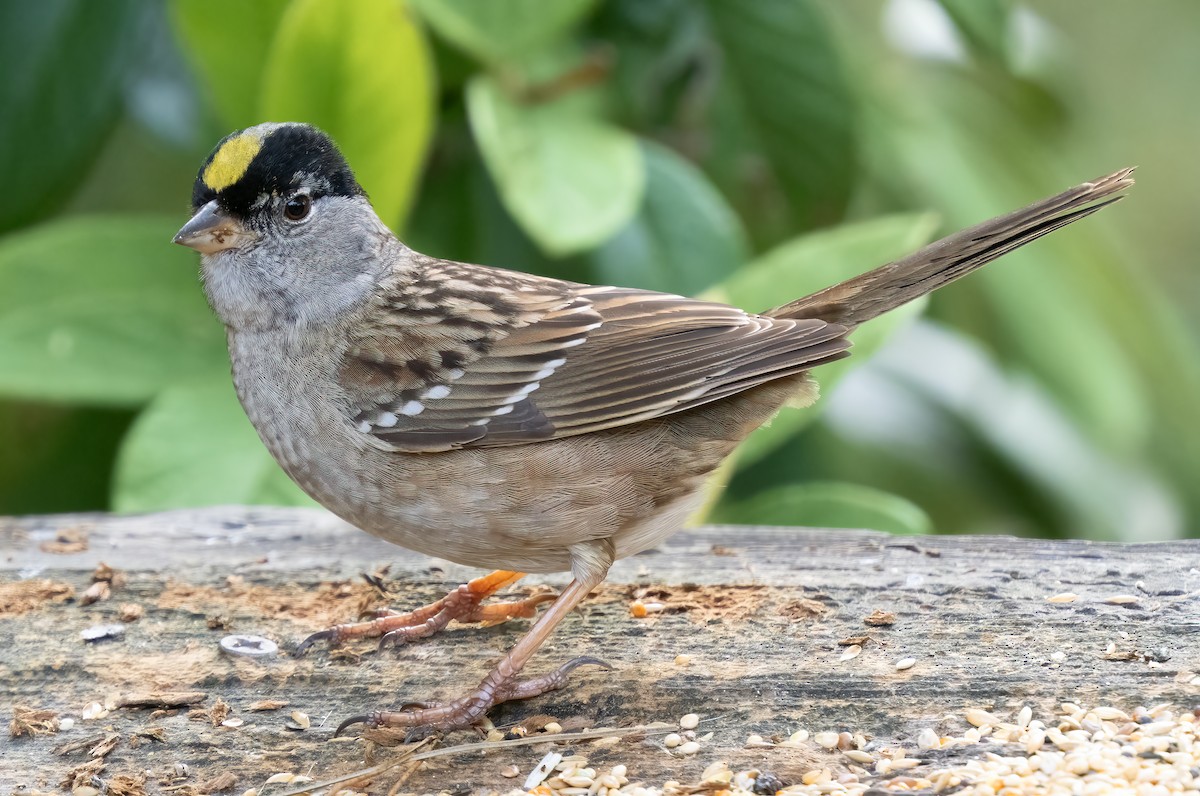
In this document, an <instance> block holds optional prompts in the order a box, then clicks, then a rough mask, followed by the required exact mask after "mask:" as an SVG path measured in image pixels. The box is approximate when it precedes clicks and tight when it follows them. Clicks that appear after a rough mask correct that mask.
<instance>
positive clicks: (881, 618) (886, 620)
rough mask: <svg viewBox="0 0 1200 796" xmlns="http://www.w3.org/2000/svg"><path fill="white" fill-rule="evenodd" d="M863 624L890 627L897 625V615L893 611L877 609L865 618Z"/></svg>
mask: <svg viewBox="0 0 1200 796" xmlns="http://www.w3.org/2000/svg"><path fill="white" fill-rule="evenodd" d="M863 624H867V625H870V626H871V627H890V626H891V625H894V624H896V615H895V614H894V613H892V612H891V611H884V610H883V609H881V608H876V609H875V610H874V611H872V612H871V613H870V614H869V615H867V616H864V617H863Z"/></svg>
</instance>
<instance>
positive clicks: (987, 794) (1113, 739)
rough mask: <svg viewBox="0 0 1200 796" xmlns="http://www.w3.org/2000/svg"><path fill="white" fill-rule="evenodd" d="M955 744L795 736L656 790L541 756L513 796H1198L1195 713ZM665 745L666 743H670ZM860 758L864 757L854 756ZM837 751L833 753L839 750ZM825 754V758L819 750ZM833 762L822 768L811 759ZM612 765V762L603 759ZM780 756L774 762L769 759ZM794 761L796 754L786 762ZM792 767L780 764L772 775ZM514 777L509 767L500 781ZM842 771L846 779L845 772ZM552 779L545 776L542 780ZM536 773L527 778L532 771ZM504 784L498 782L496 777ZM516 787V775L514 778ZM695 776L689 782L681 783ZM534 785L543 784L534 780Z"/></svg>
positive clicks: (1022, 724)
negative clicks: (806, 757) (808, 761)
mask: <svg viewBox="0 0 1200 796" xmlns="http://www.w3.org/2000/svg"><path fill="white" fill-rule="evenodd" d="M946 721H947V723H958V724H959V726H960V728H961V729H960V730H959V731H958V734H950V735H946V736H939V735H938V733H937V732H936V731H935V730H934V729H933V728H930V727H925V728H922V729H921V730H920V731H919V732H918V733H917V735H916V738H915V739H913V741H912V742H911V743H910V744H907V745H905V744H900V743H896V744H888V745H883V744H880V743H879V742H878V741H873V740H871V739H870V738H868V737H867V736H865V735H863V734H862V733H850V732H842V733H835V732H830V731H825V732H818V733H815V734H813V735H811V737H810V736H809V734H808V733H807V732H806V731H803V730H801V731H799V732H796V733H794V734H793V735H792V736H791V737H789V738H788V739H787V740H786V741H783V742H780V743H778V744H772V743H770V742H768V741H764V740H763V738H762V736H757V735H752V736H750V738H748V739H747V745H750V746H754V747H755V748H756V749H757V751H755V752H754V754H755V755H756V758H755V759H756V761H758V762H757V764H758V765H759V766H761V768H752V769H742V770H739V769H737V768H736V767H734V766H731V765H730V763H729V762H727V761H723V760H714V761H704V760H701V761H700V762H702V763H704V765H705V768H704V769H703V773H702V774H700V775H699V777H700V778H699V781H698V783H694V784H688V783H680V782H676V781H674V780H671V781H667V782H664V783H662V785H659V786H651V785H647V784H646V783H644V782H642V781H636V777H635V781H634V782H633V784H630V777H629V773H630V772H629V771H628V768H627V767H626V766H625V765H624V764H618V765H614V766H613V767H612V768H611V769H609V770H607V771H606V770H604V769H602V768H601V769H598V768H593V767H590V766H589V765H588V761H587V759H586V758H585V757H583V756H582V755H572V756H571V757H566V758H564V757H562V756H561V755H557V754H556V753H551V754H550V755H547V756H546V758H543V760H542V762H541V763H540V764H539V766H538V769H537V771H543V772H544V773H542V774H541V777H540V778H538V779H535V777H534V775H531V776H530V778H529V779H528V780H527V781H526V785H525V788H524V790H521V791H516V790H514V791H510V792H509V793H508V794H506V796H517V794H521V793H529V792H533V793H535V794H538V796H573V795H574V794H580V795H581V796H582V795H583V794H588V795H589V796H592V795H596V796H681V795H682V794H688V793H714V794H715V793H720V794H722V796H750V794H757V793H775V794H778V795H779V796H818V795H824V794H830V795H831V796H865V794H866V793H868V792H871V793H885V792H886V793H893V792H894V793H905V792H914V791H916V792H922V793H930V794H942V793H945V794H950V793H954V794H956V796H998V795H1002V796H1093V794H1094V795H1095V796H1102V795H1103V794H1110V793H1113V794H1130V796H1172V794H1196V793H1200V708H1196V709H1194V710H1180V709H1178V708H1177V707H1175V706H1172V705H1169V704H1161V705H1154V706H1152V707H1149V708H1147V707H1144V706H1138V707H1135V708H1133V709H1132V710H1129V711H1126V710H1123V709H1121V708H1119V707H1116V706H1113V705H1100V706H1097V707H1093V708H1085V707H1083V706H1081V705H1079V704H1077V703H1074V702H1064V703H1063V704H1062V705H1061V706H1060V707H1059V710H1058V712H1057V714H1056V715H1054V716H1052V717H1050V718H1049V719H1046V720H1040V719H1038V718H1036V716H1035V712H1034V710H1033V708H1032V707H1031V706H1029V705H1025V706H1022V708H1021V709H1020V710H1019V711H1018V712H1017V714H1016V715H1015V716H1013V717H1012V718H1011V719H1009V718H1008V717H1006V716H1004V715H998V714H997V713H995V712H993V711H991V710H988V709H986V708H984V707H972V708H968V709H967V710H965V711H964V712H963V714H962V715H961V716H960V717H953V716H952V717H947V719H946ZM672 735H675V736H676V738H675V746H674V747H672V746H671V745H669V744H667V743H666V740H667V739H666V738H664V745H667V746H668V747H669V748H673V749H674V753H675V754H676V755H681V756H683V755H696V754H698V753H699V752H700V751H701V749H700V744H699V743H698V742H697V741H687V742H682V738H681V737H680V736H679V735H678V734H676V733H672ZM669 737H670V736H668V738H669ZM789 745H795V746H803V747H805V748H807V749H808V750H809V752H810V755H811V757H812V759H813V760H814V761H816V762H815V764H814V765H813V767H812V768H811V769H809V770H807V771H803V772H802V773H799V774H797V775H793V777H792V781H790V782H785V781H783V780H781V779H780V778H779V777H777V776H776V775H774V774H772V773H770V771H769V769H768V768H767V767H768V766H769V765H770V763H771V760H772V757H771V756H772V754H773V753H772V752H771V749H773V748H774V747H776V746H778V747H784V746H789ZM862 747H867V748H862ZM839 749H840V750H841V751H840V753H838V750H839ZM929 749H940V750H941V751H940V752H939V754H938V755H937V758H936V760H928V759H921V758H920V757H919V756H917V755H916V754H915V753H914V754H913V756H911V757H910V756H909V754H910V752H914V750H929ZM822 750H825V751H822ZM830 753H834V754H837V755H838V759H834V757H832V756H830V757H828V758H825V761H822V760H821V758H822V755H826V754H830ZM606 754H611V752H606ZM774 754H780V755H782V754H783V753H782V752H779V753H774ZM792 754H793V755H794V754H795V753H792ZM794 761H795V757H793V756H787V757H783V756H781V757H780V758H779V765H780V769H781V770H787V769H788V766H790V765H792V764H793V763H794ZM513 769H515V766H513V767H510V769H506V772H507V771H508V770H513ZM846 769H849V770H846ZM551 770H554V771H555V772H556V773H555V775H554V776H552V777H550V778H549V779H546V776H547V774H548V773H549V772H550V771H551ZM535 773H536V771H535ZM505 776H508V774H507V773H505ZM513 776H515V774H513ZM691 776H692V777H695V776H696V775H695V774H694V773H693V774H692V775H691ZM543 780H544V781H543Z"/></svg>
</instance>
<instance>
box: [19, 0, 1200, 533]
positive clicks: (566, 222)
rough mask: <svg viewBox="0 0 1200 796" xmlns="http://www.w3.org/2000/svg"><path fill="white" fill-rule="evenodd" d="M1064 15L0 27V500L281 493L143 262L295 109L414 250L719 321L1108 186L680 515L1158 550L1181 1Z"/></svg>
mask: <svg viewBox="0 0 1200 796" xmlns="http://www.w3.org/2000/svg"><path fill="white" fill-rule="evenodd" d="M1070 5H1071V4H1060V3H1051V2H1049V0H1045V1H1044V2H1028V3H1019V2H1016V1H1015V0H961V1H960V0H940V2H938V0H864V1H863V2H857V3H832V2H820V1H819V0H756V1H755V2H752V3H745V2H735V0H704V1H703V2H693V1H691V0H555V2H553V3H546V2H543V0H408V2H407V3H405V2H404V1H403V0H356V2H354V3H336V4H335V3H326V2H320V0H270V1H269V2H255V3H245V2H240V0H173V1H172V2H169V3H166V4H163V3H158V2H152V1H151V0H145V1H144V2H138V0H121V1H117V0H113V2H106V3H94V2H88V1H87V0H44V1H43V2H41V3H36V4H34V3H20V2H3V3H0V67H2V70H0V75H3V77H2V78H0V107H2V108H3V109H4V115H3V118H2V119H0V175H2V176H3V183H4V190H3V191H2V192H0V429H2V430H3V440H4V443H5V444H4V445H3V447H2V448H0V512H3V513H22V512H40V511H65V510H79V509H93V508H95V509H98V508H110V509H116V510H121V511H141V510H152V509H159V508H167V507H177V506H197V505H208V504H215V503H234V502H237V503H255V502H258V503H283V504H291V503H303V502H306V501H307V498H305V497H304V496H303V495H302V494H301V493H300V492H299V491H298V490H297V489H296V487H295V486H294V485H292V484H291V483H290V482H289V481H288V480H287V479H286V477H285V476H283V474H282V473H281V471H279V469H278V468H277V467H276V466H275V465H274V463H273V462H272V461H271V460H270V458H269V457H268V455H267V454H266V452H265V449H263V447H262V446H261V444H260V443H259V442H258V440H257V438H256V437H255V435H254V432H253V429H252V428H251V427H250V425H249V423H248V422H247V421H246V419H245V417H244V415H243V414H242V412H241V410H240V407H238V405H237V403H236V399H235V397H234V395H233V390H232V388H231V386H230V384H229V376H228V363H227V360H226V355H225V352H224V347H223V335H222V332H221V329H220V327H219V324H217V322H216V321H215V320H214V319H213V317H212V315H211V313H210V312H209V311H208V308H207V307H206V306H205V305H204V301H203V296H202V293H201V290H200V286H199V284H198V280H197V277H196V274H197V267H196V266H197V263H196V261H195V255H194V254H193V253H191V252H188V251H184V250H182V249H179V248H178V247H173V246H171V245H170V243H169V241H170V238H171V235H172V234H173V232H174V231H175V229H177V228H178V226H180V225H181V224H182V222H183V221H184V220H186V216H187V206H188V198H189V195H190V190H191V182H192V179H193V176H194V173H195V169H196V168H197V167H198V165H199V164H200V162H201V160H202V159H203V157H204V155H205V154H206V153H207V151H208V150H209V149H210V148H211V147H212V145H213V144H215V142H216V141H217V140H218V139H219V138H221V137H222V136H223V135H224V134H226V133H227V132H229V131H230V130H232V129H235V128H239V127H244V126H247V125H250V124H254V123H257V122H260V121H265V120H274V121H285V120H301V121H308V122H312V123H314V124H317V125H319V126H321V127H323V128H324V129H326V130H327V131H329V132H330V133H331V134H332V135H333V136H334V137H335V138H336V139H337V140H338V141H339V143H340V145H341V146H342V148H343V150H344V151H345V153H346V155H347V156H348V158H349V160H350V162H351V165H352V166H353V167H354V168H355V169H356V171H357V173H358V176H359V178H360V180H361V181H362V183H363V184H364V186H365V187H366V188H367V190H368V192H369V193H370V195H371V196H372V199H373V201H374V203H375V205H376V208H377V209H378V210H379V212H380V215H381V217H382V218H383V219H384V220H385V221H386V222H388V223H389V224H390V225H392V227H393V228H394V229H396V231H397V232H398V233H399V234H401V235H402V237H404V239H405V240H406V241H407V242H409V243H410V245H412V246H413V247H414V248H417V249H419V250H422V251H426V252H428V253H431V254H435V255H439V256H443V257H450V258H454V259H461V260H468V261H473V262H483V263H488V264H491V265H499V266H505V267H510V268H517V269H521V270H527V271H533V272H538V273H543V274H548V275H553V276H558V277H562V278H566V279H572V280H577V281H584V282H597V283H606V284H622V285H632V286H638V287H646V288H651V289H656V290H667V291H672V292H679V293H686V294H692V295H703V296H705V297H708V298H713V299H719V300H724V301H729V302H731V303H734V304H737V305H739V306H744V307H746V308H748V309H762V308H766V307H769V306H774V305H777V304H780V303H783V302H785V301H787V300H789V299H791V298H794V297H797V296H799V295H802V294H804V293H807V292H811V291H812V290H815V289H818V288H820V287H823V286H825V285H827V284H830V283H832V282H835V281H838V280H840V279H843V278H846V277H848V276H851V275H853V274H856V273H859V272H861V271H863V270H866V269H868V268H870V267H872V266H874V265H877V264H880V263H882V262H884V261H886V260H889V259H893V258H895V257H898V256H900V255H902V254H904V253H906V252H908V251H910V250H912V249H914V248H917V247H919V246H920V245H922V244H923V243H924V242H926V241H928V240H930V239H931V238H933V237H935V236H936V235H937V234H941V233H944V232H948V231H952V230H953V229H954V228H958V227H962V226H966V225H968V224H971V223H974V222H976V221H979V220H982V219H984V218H987V217H989V216H992V215H996V214H999V213H1001V212H1005V211H1008V210H1010V209H1013V208H1015V207H1017V206H1020V205H1022V204H1025V203H1027V202H1029V201H1032V200H1033V199H1036V198H1039V197H1041V196H1042V195H1045V194H1049V193H1051V192H1054V191H1057V190H1061V189H1062V188H1064V187H1066V186H1068V185H1071V184H1074V183H1077V182H1080V181H1082V180H1084V179H1087V178H1090V177H1093V176H1097V175H1099V174H1101V173H1104V172H1107V171H1111V170H1114V169H1116V168H1118V167H1120V166H1124V165H1130V164H1140V165H1142V166H1143V168H1142V170H1141V172H1139V176H1140V178H1141V181H1142V184H1141V185H1139V186H1138V187H1137V189H1136V190H1135V191H1134V196H1133V198H1132V199H1131V200H1130V201H1128V202H1125V203H1123V204H1122V205H1121V206H1120V207H1118V208H1114V209H1112V210H1107V211H1105V212H1104V213H1103V214H1102V215H1100V216H1097V217H1096V218H1094V219H1091V220H1088V221H1085V222H1083V223H1081V224H1080V225H1078V226H1077V227H1072V228H1071V229H1070V230H1068V231H1065V232H1061V233H1057V234H1055V235H1054V236H1051V237H1050V238H1047V239H1045V240H1043V241H1039V242H1038V243H1036V244H1034V245H1033V246H1031V247H1029V248H1028V249H1026V250H1022V251H1021V252H1020V253H1017V254H1015V255H1012V256H1010V257H1007V258H1005V260H1004V261H1003V262H1002V264H999V265H995V266H992V267H991V268H989V269H986V270H985V271H983V272H981V273H980V274H978V275H976V276H973V277H971V278H970V279H968V280H965V281H964V282H963V283H960V284H959V285H956V286H954V287H952V288H950V289H948V290H946V291H943V292H942V293H940V294H939V295H937V296H935V297H933V299H932V300H931V301H928V302H924V301H923V302H918V303H917V304H915V305H914V306H911V307H908V308H905V309H904V310H901V311H899V312H896V313H894V314H892V315H891V316H887V317H884V318H881V319H878V320H877V321H874V322H872V323H871V324H868V325H867V326H865V327H864V328H862V329H861V330H859V331H858V332H857V333H856V336H855V342H856V346H855V356H853V357H852V358H850V359H848V360H845V361H843V362H839V363H837V364H835V365H833V366H829V367H826V368H824V369H823V370H822V371H821V372H820V373H818V377H819V380H820V381H821V384H822V388H823V391H824V393H825V398H824V399H823V400H822V401H821V402H820V404H818V406H817V407H816V408H813V409H807V410H793V409H788V410H785V411H784V412H783V413H782V414H781V415H780V417H779V418H778V419H777V420H776V421H775V422H774V423H772V424H771V425H770V426H769V427H767V428H765V429H762V430H760V431H759V432H757V433H756V434H755V435H754V436H753V437H752V438H751V440H749V441H748V443H747V444H746V445H745V446H744V447H743V449H742V450H741V451H740V452H739V455H738V457H737V459H736V461H735V462H734V464H733V465H732V466H730V467H729V468H727V471H726V474H725V475H726V478H727V480H728V484H727V487H726V488H725V490H724V491H723V492H722V493H720V497H719V500H718V501H716V502H715V503H714V504H713V506H712V508H711V515H710V516H711V517H713V518H714V519H717V520H720V521H728V522H763V523H781V524H813V525H832V526H846V527H864V526H865V527H875V528H881V529H885V530H889V531H892V532H895V533H928V532H931V531H940V532H960V531H969V532H984V531H990V532H1009V533H1025V534H1039V535H1051V536H1088V537H1094V538H1113V539H1142V538H1162V537H1167V536H1174V535H1180V534H1183V533H1185V532H1187V530H1188V529H1192V530H1193V532H1194V529H1196V528H1197V526H1198V524H1197V519H1198V518H1200V490H1196V489H1195V488H1194V484H1195V482H1196V481H1197V477H1198V476H1200V434H1197V432H1196V430H1195V428H1194V419H1195V417H1196V412H1197V410H1196V407H1198V406H1200V346H1198V335H1197V331H1198V329H1197V324H1196V322H1195V320H1194V317H1193V316H1192V315H1191V314H1190V313H1189V311H1188V310H1189V308H1190V307H1194V306H1196V301H1195V299H1196V296H1197V291H1198V290H1200V280H1198V279H1197V276H1196V271H1195V269H1194V268H1192V267H1191V266H1192V264H1193V260H1194V252H1195V251H1196V250H1197V248H1198V247H1200V232H1198V230H1197V225H1196V224H1195V222H1194V219H1193V218H1192V216H1193V215H1194V208H1196V207H1197V206H1200V202H1198V201H1197V199H1198V198H1200V197H1197V189H1196V187H1195V186H1196V185H1197V184H1200V182H1198V181H1196V180H1195V179H1194V174H1189V173H1188V169H1187V168H1179V164H1181V163H1182V164H1190V163H1191V162H1192V159H1193V157H1194V156H1193V149H1194V142H1195V140H1196V134H1197V132H1198V131H1200V104H1197V103H1195V102H1193V101H1190V100H1189V99H1188V98H1194V90H1195V89H1194V86H1193V77H1194V75H1195V74H1197V73H1198V72H1200V54H1198V53H1200V51H1198V50H1197V48H1195V47H1194V41H1193V40H1192V37H1193V34H1194V31H1195V30H1197V29H1200V25H1198V23H1200V6H1197V4H1195V3H1194V2H1192V1H1191V0H1163V2H1161V3H1158V4H1154V5H1152V6H1142V5H1136V4H1126V3H1119V2H1117V0H1105V1H1104V2H1098V3H1094V4H1090V5H1089V9H1090V11H1091V13H1088V14H1086V15H1083V16H1081V15H1079V14H1078V13H1075V12H1074V11H1072V10H1071V8H1070Z"/></svg>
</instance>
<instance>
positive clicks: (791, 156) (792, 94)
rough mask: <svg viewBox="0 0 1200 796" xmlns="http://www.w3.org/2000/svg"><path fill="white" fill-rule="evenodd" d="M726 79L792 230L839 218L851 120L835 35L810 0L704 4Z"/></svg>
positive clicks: (847, 183) (849, 170)
mask: <svg viewBox="0 0 1200 796" xmlns="http://www.w3.org/2000/svg"><path fill="white" fill-rule="evenodd" d="M707 8H708V10H709V14H710V16H711V18H712V32H713V35H714V36H715V37H716V39H717V40H718V41H719V42H720V44H721V47H722V48H723V50H724V53H725V59H726V61H727V73H726V79H727V80H728V81H731V82H732V83H733V84H734V85H735V88H734V90H733V92H732V93H733V94H735V95H738V96H739V98H740V104H741V105H742V106H743V114H744V115H745V117H746V121H747V122H748V123H749V124H750V125H751V127H752V129H753V132H754V134H755V136H756V138H757V139H758V144H759V146H760V147H761V149H762V151H763V153H764V154H765V155H766V157H767V160H768V161H769V162H770V169H769V171H770V173H771V175H773V176H774V178H775V180H776V181H777V182H778V184H779V187H780V189H781V190H782V192H783V194H784V196H785V197H786V198H787V201H788V203H789V204H790V205H791V211H792V212H791V215H792V221H793V228H795V226H797V225H800V226H813V225H815V224H819V223H824V222H828V221H831V220H835V219H837V218H840V217H841V215H842V212H843V210H844V208H845V205H846V201H847V199H848V197H849V195H850V188H851V184H852V181H853V178H854V173H855V161H856V152H855V136H854V127H855V125H854V122H855V115H856V108H855V101H854V97H853V93H852V91H851V90H850V87H849V85H848V84H847V82H846V79H845V76H844V75H843V73H842V64H841V59H840V58H839V56H838V53H837V51H836V49H835V48H834V44H833V37H832V35H831V34H830V32H829V30H828V28H827V27H826V24H825V21H824V19H823V18H822V16H821V14H820V13H819V11H818V10H817V7H816V5H815V4H814V3H812V2H809V0H757V1H756V2H753V3H746V2H740V1H739V0H708V2H707Z"/></svg>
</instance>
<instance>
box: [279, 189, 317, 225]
mask: <svg viewBox="0 0 1200 796" xmlns="http://www.w3.org/2000/svg"><path fill="white" fill-rule="evenodd" d="M311 210H312V197H311V196H309V195H308V194H306V193H298V194H296V195H295V196H293V197H291V198H290V199H288V200H287V203H286V204H285V205H284V206H283V216H284V218H286V219H287V220H288V221H303V220H304V219H306V218H307V217H308V214H309V212H310V211H311Z"/></svg>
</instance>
